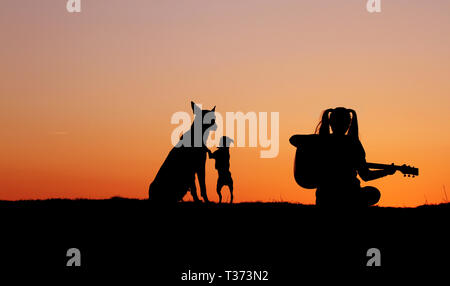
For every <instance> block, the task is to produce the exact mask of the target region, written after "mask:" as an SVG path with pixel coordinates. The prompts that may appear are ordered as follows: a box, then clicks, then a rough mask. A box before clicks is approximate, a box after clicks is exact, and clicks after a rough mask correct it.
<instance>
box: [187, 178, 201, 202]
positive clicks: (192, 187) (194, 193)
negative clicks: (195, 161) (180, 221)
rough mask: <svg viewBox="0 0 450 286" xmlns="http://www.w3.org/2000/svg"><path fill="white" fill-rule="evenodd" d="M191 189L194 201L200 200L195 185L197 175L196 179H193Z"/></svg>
mask: <svg viewBox="0 0 450 286" xmlns="http://www.w3.org/2000/svg"><path fill="white" fill-rule="evenodd" d="M189 189H190V190H191V195H192V198H193V199H194V202H199V201H200V200H199V199H198V196H197V187H196V186H195V176H194V179H193V180H192V185H191V187H190V188H189Z"/></svg>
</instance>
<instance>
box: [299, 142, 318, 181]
mask: <svg viewBox="0 0 450 286" xmlns="http://www.w3.org/2000/svg"><path fill="white" fill-rule="evenodd" d="M310 157H311V156H308V154H307V153H306V152H305V151H304V149H303V148H297V151H296V152H295V160H294V178H295V181H296V182H297V184H299V185H300V186H301V187H303V188H305V189H316V188H317V187H318V182H319V179H318V176H317V174H319V168H318V166H314V165H315V164H314V160H312V158H310Z"/></svg>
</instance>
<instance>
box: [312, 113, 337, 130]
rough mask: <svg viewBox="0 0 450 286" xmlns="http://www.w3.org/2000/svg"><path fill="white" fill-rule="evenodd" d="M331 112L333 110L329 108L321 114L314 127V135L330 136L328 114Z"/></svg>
mask: <svg viewBox="0 0 450 286" xmlns="http://www.w3.org/2000/svg"><path fill="white" fill-rule="evenodd" d="M332 111H333V108H329V109H327V110H325V111H324V112H323V113H322V119H321V121H320V122H319V124H318V125H317V127H316V131H315V132H314V133H316V134H320V135H329V134H330V113H331V112H332Z"/></svg>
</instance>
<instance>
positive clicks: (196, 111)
mask: <svg viewBox="0 0 450 286" xmlns="http://www.w3.org/2000/svg"><path fill="white" fill-rule="evenodd" d="M191 107H192V111H193V112H194V114H198V113H201V112H202V109H201V108H200V107H198V105H197V104H195V102H193V101H191Z"/></svg>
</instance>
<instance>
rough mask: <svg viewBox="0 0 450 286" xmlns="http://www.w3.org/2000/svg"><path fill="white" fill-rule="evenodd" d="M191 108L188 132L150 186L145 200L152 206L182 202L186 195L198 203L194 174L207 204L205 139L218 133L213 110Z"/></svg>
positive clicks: (171, 152)
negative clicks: (154, 204)
mask: <svg viewBox="0 0 450 286" xmlns="http://www.w3.org/2000/svg"><path fill="white" fill-rule="evenodd" d="M191 107H192V110H193V112H194V115H195V118H194V122H193V123H192V126H191V128H190V129H189V130H188V131H187V132H186V133H184V134H183V135H182V136H181V138H180V141H179V142H178V144H177V145H176V146H175V147H174V148H172V150H171V151H170V153H169V155H168V156H167V158H166V160H165V161H164V163H163V164H162V166H161V168H160V169H159V171H158V173H157V174H156V177H155V179H154V180H153V182H152V183H151V184H150V188H149V191H148V197H149V200H150V201H153V202H167V203H169V202H177V201H180V200H182V199H183V197H184V196H185V195H186V193H187V192H188V191H190V192H191V194H192V197H193V199H194V201H199V198H198V196H197V189H196V187H195V174H197V178H198V182H199V186H200V193H201V196H202V198H203V200H204V201H205V202H209V200H208V196H207V194H206V184H205V163H206V154H207V151H208V149H207V147H206V145H205V143H206V142H204V141H206V139H207V138H208V136H209V132H210V131H214V130H216V129H217V125H216V123H215V119H216V117H215V109H216V107H215V106H214V108H213V109H211V110H202V109H201V108H200V107H198V106H197V105H196V104H195V103H194V102H191Z"/></svg>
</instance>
